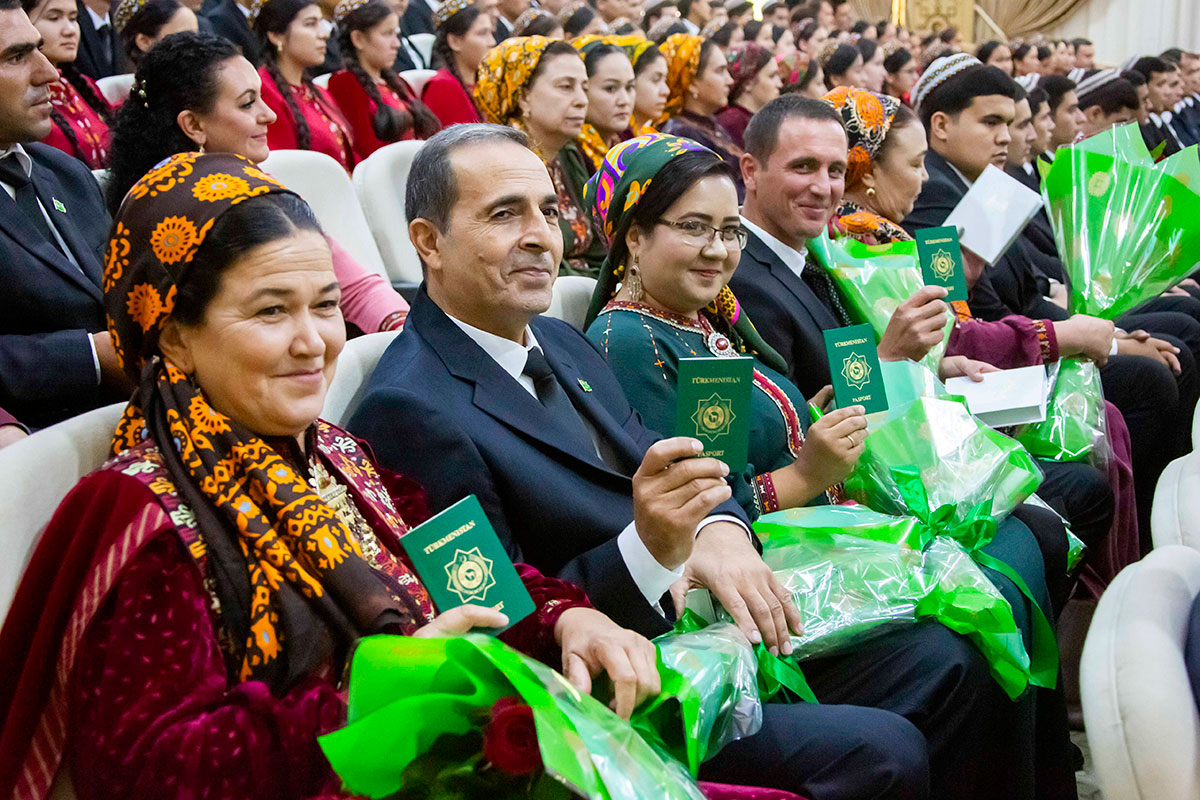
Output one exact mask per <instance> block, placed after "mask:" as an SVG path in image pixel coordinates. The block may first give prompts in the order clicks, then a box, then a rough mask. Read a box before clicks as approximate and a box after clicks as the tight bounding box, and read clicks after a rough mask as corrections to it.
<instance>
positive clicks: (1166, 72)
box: [1131, 56, 1184, 156]
mask: <svg viewBox="0 0 1200 800" xmlns="http://www.w3.org/2000/svg"><path fill="white" fill-rule="evenodd" d="M1131 69H1132V70H1133V71H1134V72H1137V73H1140V74H1141V76H1142V77H1143V78H1145V79H1146V86H1147V88H1148V91H1149V97H1150V119H1149V121H1148V122H1146V123H1145V124H1143V125H1142V138H1144V139H1145V140H1146V147H1148V148H1149V149H1150V150H1151V151H1153V150H1154V148H1156V147H1159V146H1160V145H1161V146H1162V147H1163V151H1162V154H1163V155H1164V156H1170V155H1174V154H1175V153H1178V152H1179V151H1180V150H1182V149H1183V142H1182V141H1181V140H1180V136H1179V132H1178V131H1176V130H1175V128H1174V127H1173V126H1172V124H1171V122H1172V121H1173V117H1174V109H1175V104H1176V103H1178V102H1179V101H1180V100H1182V99H1183V94H1184V92H1183V79H1182V78H1181V77H1180V74H1179V67H1177V66H1176V65H1175V64H1172V63H1171V62H1170V61H1165V60H1163V59H1161V58H1158V57H1157V56H1145V57H1143V58H1139V59H1138V60H1137V61H1135V62H1134V64H1133V67H1131Z"/></svg>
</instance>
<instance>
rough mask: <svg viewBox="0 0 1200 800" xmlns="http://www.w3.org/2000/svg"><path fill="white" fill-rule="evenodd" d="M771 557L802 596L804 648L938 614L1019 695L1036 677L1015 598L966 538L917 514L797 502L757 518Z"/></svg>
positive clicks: (818, 650)
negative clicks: (937, 531) (938, 531)
mask: <svg viewBox="0 0 1200 800" xmlns="http://www.w3.org/2000/svg"><path fill="white" fill-rule="evenodd" d="M754 530H755V532H756V533H757V534H758V535H759V537H760V538H761V539H762V540H763V545H764V552H763V560H764V561H765V562H766V563H767V565H768V566H770V567H771V569H772V571H774V572H775V575H776V577H777V578H778V579H779V581H780V582H781V583H782V584H783V586H784V587H785V588H786V589H788V590H789V591H790V592H791V593H792V595H793V597H794V598H795V599H796V606H797V608H798V609H800V612H801V616H802V617H803V622H804V630H803V633H802V634H801V635H800V636H793V637H792V644H793V645H794V646H795V648H796V655H797V657H799V658H806V657H810V656H818V655H824V654H828V653H832V652H836V651H838V650H841V649H844V648H846V647H849V646H851V645H854V644H857V643H859V642H862V641H863V640H865V639H868V638H871V637H872V636H875V635H879V634H882V633H887V632H888V631H890V630H892V629H893V628H894V627H895V626H897V625H903V624H911V623H914V622H916V621H917V620H920V619H935V620H937V621H938V622H940V623H941V624H943V625H945V626H946V627H948V628H950V629H951V630H953V631H956V632H958V633H960V634H962V635H964V636H966V637H967V638H968V639H969V640H970V641H971V642H973V643H974V644H975V646H976V647H978V649H979V650H980V652H981V653H982V654H983V655H984V657H985V658H986V659H987V661H988V664H989V666H990V668H991V672H992V675H993V676H994V677H995V679H996V681H997V682H998V683H999V684H1000V685H1001V686H1002V687H1003V688H1004V689H1005V691H1006V692H1007V693H1008V694H1009V695H1010V696H1012V697H1017V696H1019V695H1020V694H1021V693H1022V692H1023V691H1024V690H1025V687H1026V686H1027V685H1028V683H1029V681H1030V659H1029V655H1028V654H1027V653H1026V650H1025V646H1024V643H1023V642H1022V639H1021V633H1020V631H1019V630H1018V628H1017V623H1016V621H1015V620H1014V618H1013V613H1012V608H1011V606H1009V604H1008V601H1007V600H1005V599H1004V597H1003V595H1001V594H1000V592H999V591H998V590H997V589H996V588H995V586H993V585H992V583H991V582H990V581H989V580H988V579H987V576H986V575H984V573H983V572H982V571H981V570H980V568H979V567H978V566H977V565H976V563H975V562H974V560H973V559H972V557H971V555H970V554H969V553H967V551H966V550H965V549H963V547H962V545H960V544H959V543H958V542H956V541H955V540H954V539H952V538H950V537H947V536H935V535H934V534H933V531H932V530H931V529H930V528H929V527H928V526H926V525H924V524H923V523H922V522H921V521H920V520H918V519H916V518H915V517H911V516H905V517H898V516H890V515H887V514H880V513H878V512H875V511H871V510H870V509H867V508H865V507H864V506H819V507H814V508H793V509H786V510H784V511H777V512H775V513H772V514H765V515H763V516H762V517H760V518H759V519H758V521H757V522H756V523H755V525H754Z"/></svg>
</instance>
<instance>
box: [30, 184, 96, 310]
mask: <svg viewBox="0 0 1200 800" xmlns="http://www.w3.org/2000/svg"><path fill="white" fill-rule="evenodd" d="M33 185H34V188H35V189H37V193H38V199H39V200H41V201H42V207H43V208H45V209H46V213H47V214H48V215H49V217H50V220H51V221H52V222H53V223H54V228H55V230H57V231H58V234H59V236H61V237H62V238H63V241H64V242H66V245H67V247H68V248H70V250H71V255H73V256H75V260H76V261H77V262H79V269H81V270H83V273H84V274H85V275H87V277H88V280H89V281H90V282H91V284H92V285H93V286H95V287H99V286H100V283H101V267H100V261H99V259H97V258H96V254H95V252H94V251H93V250H92V248H91V247H90V246H89V245H88V243H87V242H85V241H84V240H83V239H82V238H81V237H80V235H79V229H78V227H77V226H76V225H74V224H73V223H72V222H71V209H70V208H69V207H68V206H66V205H65V204H63V202H62V200H61V198H64V197H65V198H67V199H68V200H69V199H70V195H69V194H68V193H67V192H66V191H65V190H64V189H63V187H62V185H61V184H60V183H59V182H58V177H57V176H56V175H55V174H54V173H53V172H51V171H50V170H48V169H46V168H44V167H42V165H41V164H39V163H37V162H36V161H34V162H33ZM60 206H61V208H62V209H66V210H59V209H60ZM54 253H55V255H56V256H57V257H58V259H59V260H60V261H63V262H65V264H66V266H67V267H70V268H71V270H72V271H73V272H76V273H78V271H79V270H76V269H75V267H74V265H73V264H71V263H70V262H67V260H66V258H64V257H63V256H62V254H61V253H59V252H58V250H57V249H55V250H54Z"/></svg>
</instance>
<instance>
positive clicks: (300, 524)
mask: <svg viewBox="0 0 1200 800" xmlns="http://www.w3.org/2000/svg"><path fill="white" fill-rule="evenodd" d="M103 282H104V289H105V305H106V307H107V311H108V315H109V330H110V333H111V334H112V340H113V344H114V346H115V348H116V351H117V354H118V357H119V358H120V359H121V361H122V364H123V366H124V368H125V370H126V372H127V373H128V374H129V376H130V377H131V378H133V379H135V380H137V381H138V383H139V388H138V391H137V393H136V394H135V395H134V397H133V399H132V400H131V401H130V403H129V405H128V406H127V408H126V409H125V413H124V415H123V416H122V418H121V421H120V422H119V424H118V425H117V429H116V434H115V436H114V438H113V443H112V457H111V459H110V460H109V462H108V463H107V464H105V465H104V467H103V468H102V469H100V470H99V471H97V472H95V473H93V474H92V475H89V476H88V477H86V478H84V479H83V481H82V482H81V483H80V484H79V485H78V486H77V487H76V488H75V489H74V491H73V492H72V493H71V494H70V495H69V496H68V497H67V498H66V500H65V501H64V502H63V505H62V508H61V509H60V510H59V513H58V514H57V515H56V516H55V517H54V519H53V520H52V521H51V523H50V525H49V527H48V529H47V530H46V531H45V533H44V534H43V536H42V538H41V541H40V543H39V546H38V550H37V551H36V552H35V553H34V554H33V557H32V561H31V563H30V566H29V569H28V570H27V571H26V574H25V578H24V580H23V582H22V585H21V587H20V588H19V590H18V592H17V595H16V598H15V600H14V602H13V606H12V610H11V611H10V613H9V614H8V615H7V618H6V620H5V624H4V628H3V629H2V630H0V680H3V685H4V686H5V687H11V691H6V692H5V695H4V699H3V700H0V715H2V718H3V719H4V730H3V741H4V742H5V747H4V748H0V794H2V795H3V796H5V797H8V796H17V797H31V798H44V797H45V796H46V795H47V793H48V790H49V788H50V784H51V782H52V781H53V780H54V777H55V774H56V772H57V771H58V769H59V765H60V764H65V765H68V766H69V767H70V769H71V773H72V775H73V779H74V788H75V791H76V793H77V794H78V796H79V797H80V798H83V799H85V800H86V799H87V798H99V797H180V796H189V797H239V798H268V797H269V798H288V799H290V798H313V797H318V796H334V795H337V796H341V795H340V793H339V786H340V781H339V779H338V777H337V775H335V774H334V772H333V770H332V769H331V768H330V766H329V764H328V762H326V760H325V758H324V756H323V755H322V752H321V750H320V748H319V747H318V744H317V736H318V735H319V734H321V733H325V732H327V731H329V730H331V729H334V728H337V727H339V726H340V725H342V724H344V721H345V716H346V697H345V695H344V694H343V693H342V692H341V691H339V686H340V680H341V678H342V676H343V674H344V669H345V667H346V659H347V657H348V654H349V653H350V652H351V651H352V649H353V647H354V644H355V642H356V641H357V640H358V639H359V638H361V637H363V636H366V635H370V634H374V633H390V634H400V635H414V636H434V635H437V636H446V635H456V634H460V633H465V632H466V631H467V630H469V629H471V628H473V627H497V626H502V625H504V624H506V623H507V619H506V618H505V616H504V615H503V614H501V613H499V612H497V611H494V610H492V609H490V608H484V607H480V606H463V607H460V608H456V609H451V610H449V611H447V612H446V613H444V614H441V615H437V614H436V613H435V610H434V607H433V604H432V602H431V601H430V597H429V594H428V592H427V591H426V589H425V587H424V585H423V584H422V582H421V579H420V578H418V576H417V575H416V573H415V572H414V571H413V569H412V567H411V565H410V564H409V562H408V560H407V559H406V557H405V556H404V555H403V550H402V549H401V547H400V539H401V537H403V536H404V535H405V533H406V532H407V531H408V529H409V526H410V525H412V524H414V523H417V522H421V521H422V520H424V519H425V518H426V517H427V516H428V515H429V511H428V509H427V508H426V507H425V502H424V493H423V492H422V491H421V490H420V488H419V487H417V486H416V485H414V484H413V483H412V482H411V481H406V480H405V479H403V478H400V477H398V476H393V475H384V474H382V473H381V471H380V469H379V468H378V467H377V466H376V465H375V463H374V460H373V458H372V456H371V454H370V452H369V451H368V450H367V449H366V448H365V447H364V446H363V445H362V444H360V443H359V442H358V441H357V440H356V439H354V438H353V437H351V436H350V435H349V434H347V433H346V432H345V431H343V430H341V429H340V428H338V427H337V426H335V425H332V424H330V423H327V422H325V421H323V420H321V419H319V415H320V413H321V409H322V407H323V405H324V401H325V397H326V393H327V391H328V389H329V382H330V380H331V379H332V377H333V374H334V370H335V368H336V364H337V357H338V354H339V353H340V352H341V350H342V346H343V345H344V344H345V327H344V324H343V322H342V317H341V313H340V312H339V311H338V291H339V290H338V283H337V279H336V278H335V276H334V273H333V268H332V264H331V260H330V253H329V248H328V246H327V245H326V244H325V239H324V237H323V236H322V235H321V233H320V230H319V227H318V225H317V222H316V220H315V218H314V217H313V215H312V211H311V210H309V208H308V206H307V205H306V204H305V203H304V201H303V200H301V199H300V198H299V197H298V196H297V195H295V194H292V193H291V192H289V191H288V190H287V189H285V188H284V187H283V186H281V185H280V184H279V183H277V182H276V181H275V180H274V179H272V178H270V177H269V176H267V175H266V174H264V173H263V172H261V171H259V170H258V169H257V168H256V167H255V166H254V165H253V164H252V163H251V162H249V161H247V160H245V159H243V158H241V157H239V156H233V155H223V154H209V155H199V154H195V153H185V154H179V155H175V156H172V157H171V158H170V159H168V160H167V161H165V162H163V163H162V164H160V165H159V166H157V167H156V168H155V169H153V170H151V171H150V172H149V173H148V174H147V175H146V176H145V177H144V178H143V179H142V180H141V181H139V182H138V183H137V184H135V185H134V187H133V188H132V189H131V190H130V192H129V194H128V196H127V197H126V200H125V202H124V203H123V204H122V206H121V209H120V211H119V213H118V214H117V217H116V220H115V224H114V227H113V233H112V239H111V241H110V243H109V250H108V258H107V260H106V264H105V270H104V281H103ZM431 457H435V456H431ZM518 570H519V572H520V574H521V576H522V580H523V582H524V584H525V586H526V588H527V589H529V591H530V594H531V595H532V597H533V599H534V604H535V606H536V610H535V611H534V613H533V614H532V615H530V616H529V617H527V618H525V619H524V620H521V621H519V622H517V624H516V625H515V626H513V627H511V628H509V629H508V631H506V632H505V633H504V634H502V635H501V638H503V639H505V640H506V641H508V642H510V643H511V644H513V645H514V646H517V647H518V648H520V649H522V650H524V651H526V652H528V653H531V654H533V655H535V656H537V657H538V658H541V659H543V660H546V661H547V662H548V663H551V664H561V663H564V662H563V661H562V659H565V658H568V657H569V658H571V659H572V660H573V661H574V659H575V658H576V656H580V657H582V658H583V659H584V662H585V663H587V664H588V666H589V668H593V671H594V668H596V667H599V666H600V662H599V661H597V660H596V659H597V658H599V657H600V653H599V651H598V650H596V646H595V645H596V642H598V641H599V640H601V639H603V640H607V641H608V642H609V644H605V645H602V647H603V648H605V649H607V650H608V653H607V656H606V657H608V658H625V659H627V660H626V661H625V662H624V663H626V664H629V663H632V664H633V665H634V669H635V672H636V673H637V675H638V677H637V678H636V679H634V680H632V681H630V682H628V683H626V684H625V686H624V687H623V688H622V689H621V690H619V694H618V696H620V694H621V693H625V694H627V695H628V697H629V700H628V701H624V702H623V703H622V706H630V707H629V708H624V707H622V708H621V709H620V712H621V713H627V712H628V711H631V710H632V706H631V703H632V702H634V701H635V699H640V698H641V697H643V696H645V695H646V694H648V693H650V692H652V691H655V687H656V686H657V680H658V679H657V672H656V671H655V670H654V667H653V664H654V647H653V645H651V644H650V643H649V642H647V641H646V640H645V639H643V638H642V637H640V636H638V635H637V634H633V633H632V632H630V631H624V630H622V629H620V628H618V627H617V626H616V625H615V623H613V622H612V621H611V620H609V619H608V618H607V617H605V616H604V615H602V614H600V613H599V612H597V611H595V610H593V609H591V608H589V607H588V603H587V600H586V598H585V597H584V595H583V593H582V592H581V591H580V590H578V589H576V588H575V587H573V586H571V585H570V584H567V583H565V582H562V581H559V580H556V579H552V578H545V577H542V576H541V575H539V574H538V573H537V572H536V571H535V570H533V569H532V568H529V567H524V566H519V567H518ZM588 640H590V641H591V644H590V645H588V650H587V652H583V651H582V650H581V647H582V643H584V642H586V641H588ZM575 642H579V643H580V644H579V645H577V644H575ZM640 659H641V660H643V661H639V660H640ZM608 663H619V661H612V662H608ZM639 663H642V664H645V665H647V666H645V667H644V668H640V667H638V666H637V665H638V664H639ZM572 672H573V673H574V674H575V681H576V684H577V685H579V686H581V687H582V688H585V689H586V688H587V687H586V686H584V685H583V683H584V682H583V679H582V678H581V677H579V675H578V674H577V671H575V670H573V671H572ZM585 672H586V671H585ZM415 724H419V722H416V721H415ZM10 744H11V745H12V746H10ZM14 788H15V791H13V790H14Z"/></svg>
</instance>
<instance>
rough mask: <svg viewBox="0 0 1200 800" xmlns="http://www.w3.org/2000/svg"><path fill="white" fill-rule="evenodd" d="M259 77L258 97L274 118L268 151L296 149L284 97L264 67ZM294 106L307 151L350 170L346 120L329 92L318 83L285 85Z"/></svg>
mask: <svg viewBox="0 0 1200 800" xmlns="http://www.w3.org/2000/svg"><path fill="white" fill-rule="evenodd" d="M258 74H259V76H260V77H261V78H262V99H263V102H264V103H266V104H267V105H268V106H269V107H270V108H271V110H272V111H274V112H275V116H276V117H277V119H276V120H275V122H274V123H272V124H271V126H270V127H269V128H267V145H268V146H269V147H270V148H271V149H272V150H298V149H300V144H299V140H298V139H297V132H296V120H295V119H294V118H293V116H292V109H291V107H290V106H288V102H287V100H285V99H284V97H283V95H282V94H281V93H280V91H279V88H278V87H277V86H276V85H275V81H274V80H273V79H272V78H271V75H270V74H269V73H268V72H267V69H266V67H263V68H262V69H260V70H259V71H258ZM289 88H290V89H291V92H292V96H293V97H295V98H296V105H297V106H298V107H299V108H300V113H301V114H302V115H303V116H304V120H305V122H307V123H308V131H309V138H310V140H311V144H310V145H309V148H308V149H310V150H315V151H316V152H318V153H324V154H325V155H327V156H331V157H332V158H333V159H334V160H336V161H337V162H339V163H340V164H341V165H342V166H343V167H345V168H346V171H347V172H350V171H351V170H353V169H354V165H355V164H356V163H358V157H357V156H356V155H355V152H354V135H353V133H352V132H351V129H350V123H348V122H347V121H346V117H345V116H344V115H343V114H342V111H341V109H340V108H338V105H337V103H335V102H334V100H333V98H332V97H330V95H329V92H327V91H325V90H324V89H322V88H321V87H320V86H312V85H309V84H304V85H302V86H291V87H289Z"/></svg>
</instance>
